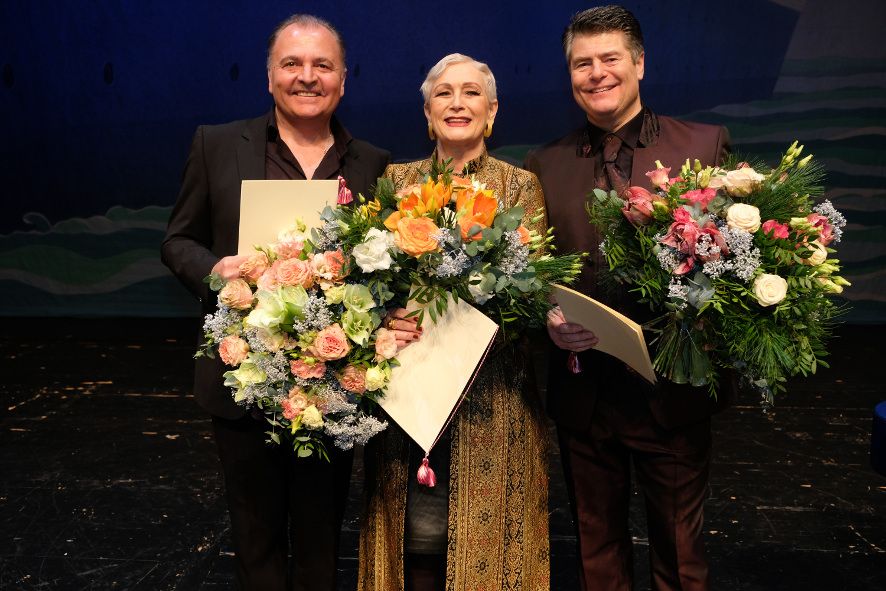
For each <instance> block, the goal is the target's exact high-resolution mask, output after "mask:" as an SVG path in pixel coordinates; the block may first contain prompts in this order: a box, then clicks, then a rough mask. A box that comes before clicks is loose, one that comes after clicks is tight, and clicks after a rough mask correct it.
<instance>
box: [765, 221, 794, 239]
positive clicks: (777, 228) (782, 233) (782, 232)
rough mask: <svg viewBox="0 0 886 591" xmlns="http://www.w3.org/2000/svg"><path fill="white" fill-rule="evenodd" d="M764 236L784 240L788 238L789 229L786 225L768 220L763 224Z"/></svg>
mask: <svg viewBox="0 0 886 591" xmlns="http://www.w3.org/2000/svg"><path fill="white" fill-rule="evenodd" d="M762 228H763V234H765V235H766V236H769V235H770V234H771V237H772V238H780V239H782V240H784V239H785V238H787V237H788V227H787V225H786V224H779V223H778V222H777V221H775V220H766V221H765V222H763V226H762Z"/></svg>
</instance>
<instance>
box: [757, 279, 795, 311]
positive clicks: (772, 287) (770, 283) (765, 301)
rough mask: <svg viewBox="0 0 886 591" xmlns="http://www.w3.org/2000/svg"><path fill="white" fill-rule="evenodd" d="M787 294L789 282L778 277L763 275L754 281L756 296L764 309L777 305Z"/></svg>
mask: <svg viewBox="0 0 886 591" xmlns="http://www.w3.org/2000/svg"><path fill="white" fill-rule="evenodd" d="M787 293H788V282H787V281H785V280H784V278H782V277H779V276H778V275H770V274H768V273H763V274H762V275H760V276H759V277H757V279H756V280H754V296H755V297H756V298H757V301H758V302H759V303H760V305H761V306H763V307H766V306H771V305H773V304H777V303H778V302H780V301H782V300H783V299H784V296H785V295H787Z"/></svg>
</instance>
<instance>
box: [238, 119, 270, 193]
mask: <svg viewBox="0 0 886 591" xmlns="http://www.w3.org/2000/svg"><path fill="white" fill-rule="evenodd" d="M267 123H268V119H267V117H258V118H256V119H250V120H249V121H247V122H246V125H245V126H244V127H243V133H242V134H241V136H240V141H239V143H238V144H237V171H238V172H239V173H240V180H241V181H242V180H247V179H263V178H265V149H266V144H267V129H266V126H267Z"/></svg>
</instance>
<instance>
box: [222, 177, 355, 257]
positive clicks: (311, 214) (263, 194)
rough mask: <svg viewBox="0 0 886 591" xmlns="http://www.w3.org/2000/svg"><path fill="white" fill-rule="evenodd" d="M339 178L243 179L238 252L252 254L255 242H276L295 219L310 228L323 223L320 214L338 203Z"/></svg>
mask: <svg viewBox="0 0 886 591" xmlns="http://www.w3.org/2000/svg"><path fill="white" fill-rule="evenodd" d="M337 198H338V181H337V180H333V181H294V180H280V181H261V180H256V181H243V184H242V185H241V186H240V239H239V240H238V241H237V253H238V254H250V253H252V252H253V248H254V247H255V245H260V246H264V245H266V244H271V243H273V242H276V241H277V235H278V234H279V233H280V232H282V231H284V230H288V229H289V228H291V227H292V226H293V225H294V224H295V222H296V220H301V221H303V222H304V223H305V224H306V225H307V226H308V228H313V227H316V226H319V225H320V213H321V212H322V211H323V208H324V207H326V206H327V205H332V206H334V205H335V202H336V200H337Z"/></svg>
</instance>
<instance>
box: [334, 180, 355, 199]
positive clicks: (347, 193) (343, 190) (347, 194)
mask: <svg viewBox="0 0 886 591" xmlns="http://www.w3.org/2000/svg"><path fill="white" fill-rule="evenodd" d="M353 200H354V196H353V195H351V190H350V189H348V187H347V183H346V182H345V177H343V176H341V175H339V176H338V199H336V203H338V204H339V205H347V204H348V203H350V202H352V201H353Z"/></svg>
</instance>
